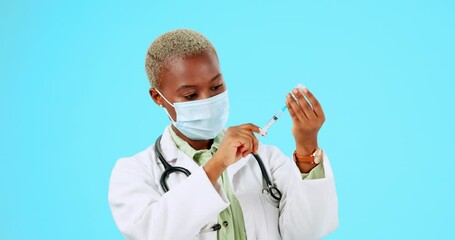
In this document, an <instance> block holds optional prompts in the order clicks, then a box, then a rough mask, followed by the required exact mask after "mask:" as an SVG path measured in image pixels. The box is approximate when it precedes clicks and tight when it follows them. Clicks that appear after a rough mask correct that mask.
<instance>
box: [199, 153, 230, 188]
mask: <svg viewBox="0 0 455 240" xmlns="http://www.w3.org/2000/svg"><path fill="white" fill-rule="evenodd" d="M226 168H227V167H226V166H225V165H224V164H223V162H222V161H220V160H218V159H217V158H212V159H210V160H209V161H208V162H207V163H206V164H205V166H204V171H205V173H206V174H207V177H208V178H209V179H210V181H211V182H212V184H215V183H216V182H217V181H218V178H220V176H221V174H222V173H223V172H224V170H226Z"/></svg>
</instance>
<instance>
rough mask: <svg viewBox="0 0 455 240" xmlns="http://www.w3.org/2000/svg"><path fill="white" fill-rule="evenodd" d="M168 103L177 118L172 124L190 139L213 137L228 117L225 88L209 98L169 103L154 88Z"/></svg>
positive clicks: (220, 129)
mask: <svg viewBox="0 0 455 240" xmlns="http://www.w3.org/2000/svg"><path fill="white" fill-rule="evenodd" d="M155 90H156V91H157V92H158V93H159V94H160V95H161V97H163V98H164V100H166V102H167V103H169V105H171V106H173V107H174V109H175V113H176V115H177V116H176V117H177V119H176V120H175V121H174V120H173V119H172V117H171V115H170V114H169V113H168V112H167V110H166V108H164V110H165V111H166V113H167V115H168V116H169V118H170V119H171V122H172V125H174V127H176V128H177V129H178V130H179V131H180V132H181V133H183V134H184V135H185V136H187V137H188V138H190V139H192V140H209V139H213V138H215V137H216V136H217V135H218V134H219V133H220V132H221V131H222V130H223V128H224V126H225V125H226V123H227V119H228V117H229V98H228V92H227V90H226V91H224V92H222V93H220V94H218V95H216V96H213V97H210V98H206V99H201V100H195V101H188V102H176V103H174V104H172V103H170V102H169V101H168V100H167V99H166V98H165V97H164V95H163V94H161V92H160V91H158V89H155Z"/></svg>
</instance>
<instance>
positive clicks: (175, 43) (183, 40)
mask: <svg viewBox="0 0 455 240" xmlns="http://www.w3.org/2000/svg"><path fill="white" fill-rule="evenodd" d="M210 51H212V52H213V53H215V54H216V50H215V47H214V46H213V45H212V43H210V41H209V40H208V39H207V38H206V37H204V36H203V35H202V34H200V33H199V32H196V31H194V30H190V29H177V30H173V31H170V32H167V33H164V34H163V35H161V36H159V37H158V38H156V39H155V41H153V43H152V44H151V45H150V47H149V48H148V50H147V55H146V57H145V71H146V73H147V77H148V80H149V82H150V85H151V87H153V88H154V87H157V86H159V85H160V79H159V76H160V72H161V70H162V68H163V65H164V64H165V63H166V61H167V60H170V59H172V58H176V57H189V56H196V55H199V54H202V53H206V52H210Z"/></svg>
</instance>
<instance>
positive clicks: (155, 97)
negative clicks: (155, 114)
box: [149, 88, 163, 107]
mask: <svg viewBox="0 0 455 240" xmlns="http://www.w3.org/2000/svg"><path fill="white" fill-rule="evenodd" d="M149 94H150V97H151V98H152V100H153V101H154V102H155V103H156V104H157V105H158V106H160V107H163V98H162V97H161V95H160V94H159V93H158V92H157V91H156V90H155V88H150V89H149Z"/></svg>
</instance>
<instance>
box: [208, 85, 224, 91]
mask: <svg viewBox="0 0 455 240" xmlns="http://www.w3.org/2000/svg"><path fill="white" fill-rule="evenodd" d="M221 86H223V84H220V85H216V86H215V87H211V88H210V90H212V91H216V90H218V89H219V88H220V87H221Z"/></svg>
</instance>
